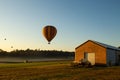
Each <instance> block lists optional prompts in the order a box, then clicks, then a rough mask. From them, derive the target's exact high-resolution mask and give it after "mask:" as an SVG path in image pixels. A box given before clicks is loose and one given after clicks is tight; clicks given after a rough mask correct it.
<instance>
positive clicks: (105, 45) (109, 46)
mask: <svg viewBox="0 0 120 80" xmlns="http://www.w3.org/2000/svg"><path fill="white" fill-rule="evenodd" d="M91 41H93V42H95V43H97V44H99V45H101V46H104V47H106V48H110V49H115V50H120V49H119V48H117V47H115V46H111V45H108V44H104V43H101V42H98V41H94V40H91Z"/></svg>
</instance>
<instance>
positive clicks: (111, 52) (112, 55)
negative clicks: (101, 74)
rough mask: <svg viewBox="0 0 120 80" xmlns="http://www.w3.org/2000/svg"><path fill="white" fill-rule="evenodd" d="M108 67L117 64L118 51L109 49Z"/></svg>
mask: <svg viewBox="0 0 120 80" xmlns="http://www.w3.org/2000/svg"><path fill="white" fill-rule="evenodd" d="M106 59H107V65H110V64H112V65H115V64H116V51H115V50H112V49H107V58H106Z"/></svg>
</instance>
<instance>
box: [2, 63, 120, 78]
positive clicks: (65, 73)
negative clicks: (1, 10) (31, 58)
mask: <svg viewBox="0 0 120 80" xmlns="http://www.w3.org/2000/svg"><path fill="white" fill-rule="evenodd" d="M70 63H71V61H51V62H36V63H35V62H34V63H0V80H120V66H113V67H93V68H73V67H71V66H70Z"/></svg>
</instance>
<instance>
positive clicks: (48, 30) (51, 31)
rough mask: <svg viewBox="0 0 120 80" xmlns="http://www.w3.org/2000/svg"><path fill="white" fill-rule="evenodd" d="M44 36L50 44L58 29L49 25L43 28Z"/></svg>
mask: <svg viewBox="0 0 120 80" xmlns="http://www.w3.org/2000/svg"><path fill="white" fill-rule="evenodd" d="M42 33H43V36H44V37H45V38H46V40H47V41H48V44H50V42H51V40H52V39H53V38H54V37H55V36H56V34H57V29H56V28H55V27H54V26H51V25H47V26H45V27H44V28H43V30H42Z"/></svg>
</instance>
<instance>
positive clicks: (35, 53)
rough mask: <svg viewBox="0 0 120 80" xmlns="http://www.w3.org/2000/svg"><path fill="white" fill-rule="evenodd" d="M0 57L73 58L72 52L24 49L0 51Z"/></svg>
mask: <svg viewBox="0 0 120 80" xmlns="http://www.w3.org/2000/svg"><path fill="white" fill-rule="evenodd" d="M0 56H1V57H3V56H7V57H56V58H57V57H58V58H59V57H60V58H61V57H64V58H68V57H74V52H68V51H57V50H39V49H35V50H32V49H26V50H18V49H16V50H13V51H10V52H7V51H4V50H2V49H0Z"/></svg>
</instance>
